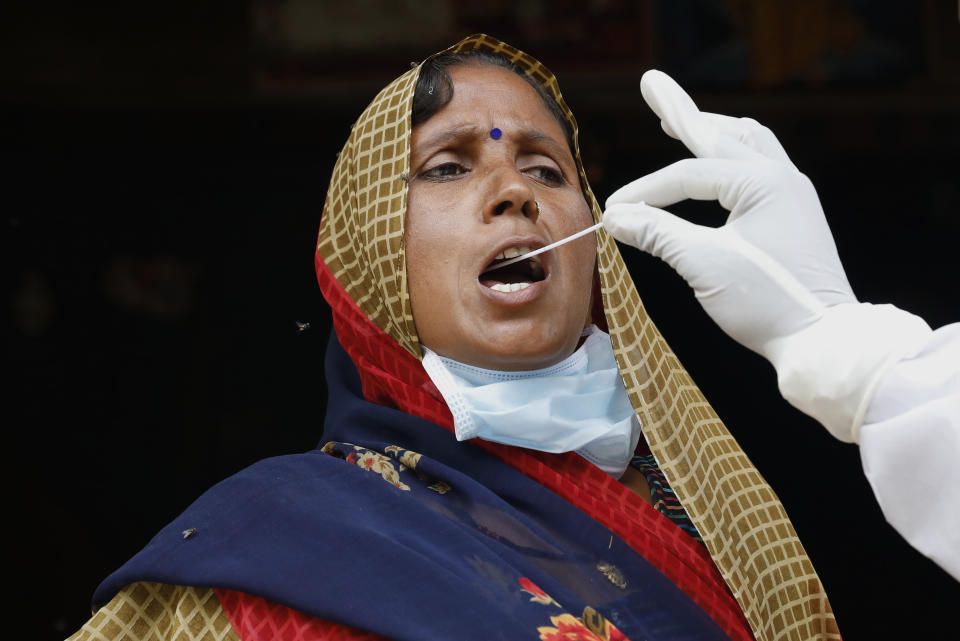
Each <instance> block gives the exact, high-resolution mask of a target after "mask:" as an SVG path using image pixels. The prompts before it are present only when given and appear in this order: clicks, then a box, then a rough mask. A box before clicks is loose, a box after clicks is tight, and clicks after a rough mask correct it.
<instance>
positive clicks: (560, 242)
mask: <svg viewBox="0 0 960 641" xmlns="http://www.w3.org/2000/svg"><path fill="white" fill-rule="evenodd" d="M600 227H603V221H601V222H599V223H597V224H596V225H591V226H590V227H587V228H586V229H584V230H582V231H578V232H577V233H575V234H571V235H569V236H567V237H566V238H563V239H561V240H558V241H557V242H555V243H550V244H549V245H547V246H546V247H541V248H540V249H534V250H533V251H532V252H528V253H526V254H524V255H523V256H515V257H513V258H511V259H509V260H505V261H503V262H502V263H497V264H496V265H492V266H491V267H488V268H487V269H485V270H483V271H482V272H481V274H486V273H487V272H489V271H493V270H494V269H500V268H501V267H506V266H507V265H512V264H514V263H519V262H520V261H521V260H526V259H528V258H533V257H534V256H536V255H537V254H542V253H543V252H545V251H550V250H551V249H553V248H554V247H559V246H560V245H564V244H566V243H569V242H570V241H571V240H576V239H578V238H580V237H581V236H586V235H587V234H589V233H590V232H592V231H595V230H597V229H599V228H600Z"/></svg>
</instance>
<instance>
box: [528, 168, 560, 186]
mask: <svg viewBox="0 0 960 641" xmlns="http://www.w3.org/2000/svg"><path fill="white" fill-rule="evenodd" d="M527 173H528V174H531V175H533V177H534V178H536V179H537V180H539V181H541V182H545V183H547V184H548V185H562V184H564V183H565V182H566V180H564V178H563V174H561V173H560V172H559V171H557V170H556V169H553V168H552V167H532V168H530V169H528V170H527Z"/></svg>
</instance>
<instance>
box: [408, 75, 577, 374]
mask: <svg viewBox="0 0 960 641" xmlns="http://www.w3.org/2000/svg"><path fill="white" fill-rule="evenodd" d="M447 71H448V72H449V74H450V77H451V79H452V80H453V85H454V95H453V99H452V100H451V101H450V102H449V103H448V104H447V105H445V106H444V107H443V108H441V109H440V110H439V111H438V112H437V113H436V114H435V115H434V116H433V117H432V118H430V119H429V120H427V121H426V122H424V123H422V124H420V125H418V126H417V127H416V128H415V129H414V130H413V137H412V149H411V168H412V170H411V174H410V191H409V197H408V206H407V218H406V253H407V277H408V279H409V287H410V298H411V303H412V305H413V317H414V321H415V323H416V326H417V332H418V334H419V336H420V341H421V342H422V343H423V344H424V345H426V346H427V347H429V348H430V349H432V350H433V351H435V352H437V353H438V354H440V355H442V356H446V357H449V358H453V359H455V360H458V361H461V362H464V363H469V364H472V365H476V366H478V367H484V368H487V369H500V370H527V369H537V368H541V367H547V366H549V365H552V364H554V363H556V362H558V361H560V360H562V359H563V358H565V357H566V356H568V355H570V354H571V353H572V352H573V350H574V349H575V348H576V346H577V343H578V341H579V338H580V333H581V330H582V329H583V327H584V325H585V324H586V322H587V319H588V314H589V311H590V307H591V294H592V285H593V273H594V262H595V259H596V239H595V237H594V235H593V234H588V235H587V236H585V237H583V238H580V239H577V240H575V241H572V242H570V243H568V244H566V245H563V246H561V247H558V248H557V249H554V250H551V251H549V252H546V253H544V254H540V255H539V256H538V257H537V259H539V264H527V263H526V262H525V263H521V264H518V265H516V266H515V267H513V268H510V267H507V268H504V269H503V270H500V271H499V272H492V273H487V274H482V272H483V271H484V270H485V269H486V268H487V267H488V266H489V265H490V264H491V263H492V262H493V261H494V260H495V259H496V258H497V257H498V255H502V254H503V252H505V251H506V256H507V257H510V255H511V251H514V252H521V253H525V252H526V251H527V250H528V249H537V248H539V247H543V246H544V245H548V244H550V243H552V242H554V241H556V240H559V239H561V238H564V237H566V236H568V235H570V234H572V233H574V232H577V231H580V230H582V229H584V228H586V227H588V226H589V225H590V224H591V223H592V222H593V220H592V217H591V215H590V210H589V208H588V207H587V203H586V201H585V200H584V198H583V194H582V192H581V191H580V184H579V180H578V177H577V168H576V164H575V163H574V160H573V156H572V155H571V153H570V150H569V148H568V147H567V143H566V138H565V136H564V131H563V129H562V127H561V126H560V124H559V123H558V122H557V121H556V119H555V118H554V117H553V116H552V115H551V114H550V112H549V111H548V110H547V108H546V106H545V105H544V104H543V101H542V99H541V98H540V96H539V95H538V94H537V92H536V91H535V90H534V89H533V87H531V86H530V85H529V84H527V82H526V81H525V80H523V79H522V78H520V77H519V76H517V75H516V74H514V73H512V72H510V71H508V70H506V69H502V68H500V67H493V66H490V65H483V64H466V65H457V66H454V67H450V68H449V69H448V70H447ZM494 128H496V129H499V130H500V131H501V132H502V135H501V137H500V138H499V139H495V138H493V137H492V136H491V134H490V132H491V130H493V129H494ZM537 203H539V207H538V206H537ZM514 255H519V254H516V253H515V254H514ZM534 260H536V259H534Z"/></svg>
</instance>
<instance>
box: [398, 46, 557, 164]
mask: <svg viewBox="0 0 960 641" xmlns="http://www.w3.org/2000/svg"><path fill="white" fill-rule="evenodd" d="M468 62H479V63H482V64H488V65H493V66H495V67H502V68H503V69H506V70H507V71H512V72H513V73H515V74H517V75H518V76H520V77H521V78H523V79H524V80H526V81H527V82H528V83H529V84H530V86H531V87H533V88H534V90H536V92H537V95H539V96H540V99H541V100H543V104H544V106H546V108H547V110H548V111H549V112H550V114H551V115H552V116H553V117H554V118H555V119H556V121H557V122H558V123H560V126H561V127H562V128H563V133H564V135H565V136H566V138H567V146H568V147H570V154H571V155H573V156H576V154H575V153H574V147H573V127H571V126H570V122H569V121H568V120H567V117H566V116H565V115H564V113H563V111H562V110H561V109H560V105H559V104H557V102H556V101H555V100H554V99H553V96H551V95H550V94H549V93H547V90H546V89H544V87H543V85H541V84H540V83H539V82H537V81H536V80H534V79H533V78H532V77H531V76H530V75H529V74H527V73H526V72H525V71H524V70H523V69H521V68H520V67H518V66H517V65H516V64H515V63H514V62H512V61H511V60H509V59H507V58H504V57H502V56H497V55H494V54H490V53H485V52H482V51H468V52H464V53H445V54H443V55H439V56H435V57H433V58H431V59H430V60H427V61H426V62H425V63H423V68H422V69H421V70H420V77H419V78H417V86H416V88H415V89H414V92H413V109H412V112H411V114H410V126H411V127H416V126H417V125H419V124H421V123H424V122H426V121H428V120H430V119H431V118H433V116H434V115H435V114H436V113H437V112H438V111H440V109H442V108H443V107H444V106H446V104H447V103H449V102H450V101H451V100H452V99H453V81H452V80H451V79H450V74H448V73H447V68H449V67H453V66H455V65H461V64H466V63H468Z"/></svg>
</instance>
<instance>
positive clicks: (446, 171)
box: [421, 162, 467, 180]
mask: <svg viewBox="0 0 960 641" xmlns="http://www.w3.org/2000/svg"><path fill="white" fill-rule="evenodd" d="M465 173H467V168H466V167H464V166H463V165H461V164H458V163H455V162H445V163H443V164H442V165H437V166H436V167H431V168H430V169H428V170H426V171H425V172H423V174H421V175H422V176H423V177H424V178H431V179H433V180H443V179H445V178H455V177H457V176H459V175H460V174H465Z"/></svg>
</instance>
